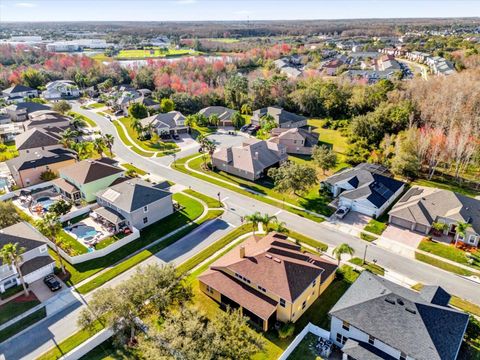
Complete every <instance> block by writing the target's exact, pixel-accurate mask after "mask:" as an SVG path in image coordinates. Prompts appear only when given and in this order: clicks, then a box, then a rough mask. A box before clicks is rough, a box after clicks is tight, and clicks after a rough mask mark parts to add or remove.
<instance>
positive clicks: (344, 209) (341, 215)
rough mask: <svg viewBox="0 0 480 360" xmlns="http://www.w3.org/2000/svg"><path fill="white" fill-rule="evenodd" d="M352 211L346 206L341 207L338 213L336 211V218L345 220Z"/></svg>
mask: <svg viewBox="0 0 480 360" xmlns="http://www.w3.org/2000/svg"><path fill="white" fill-rule="evenodd" d="M349 211H350V208H348V207H346V206H340V207H339V208H338V209H337V211H335V216H336V217H337V218H339V219H343V218H344V217H345V215H347V214H348V212H349Z"/></svg>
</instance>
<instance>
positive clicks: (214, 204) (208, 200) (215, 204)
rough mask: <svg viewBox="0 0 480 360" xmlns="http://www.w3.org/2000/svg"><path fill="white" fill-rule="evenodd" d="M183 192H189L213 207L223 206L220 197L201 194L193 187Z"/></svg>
mask: <svg viewBox="0 0 480 360" xmlns="http://www.w3.org/2000/svg"><path fill="white" fill-rule="evenodd" d="M183 192H184V193H187V194H188V195H192V196H194V197H196V198H197V199H200V200H202V201H203V202H204V203H205V204H207V206H208V207H209V208H211V209H215V208H220V207H222V206H223V205H222V203H221V202H220V201H219V200H218V199H214V198H212V197H210V196H207V195H204V194H201V193H199V192H198V191H195V190H192V189H185V190H183Z"/></svg>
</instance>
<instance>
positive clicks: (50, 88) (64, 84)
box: [42, 80, 80, 100]
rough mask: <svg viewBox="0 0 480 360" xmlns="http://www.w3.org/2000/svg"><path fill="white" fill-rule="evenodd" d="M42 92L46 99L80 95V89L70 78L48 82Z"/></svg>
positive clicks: (70, 97) (68, 97)
mask: <svg viewBox="0 0 480 360" xmlns="http://www.w3.org/2000/svg"><path fill="white" fill-rule="evenodd" d="M45 88H46V89H45V91H43V92H42V97H43V98H45V99H47V100H59V99H72V98H76V97H79V96H80V89H79V88H78V86H77V85H76V84H75V83H74V82H73V81H71V80H55V81H51V82H49V83H48V84H47V85H46V86H45Z"/></svg>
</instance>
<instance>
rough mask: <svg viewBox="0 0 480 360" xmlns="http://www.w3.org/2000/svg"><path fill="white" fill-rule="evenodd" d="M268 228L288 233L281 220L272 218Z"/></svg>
mask: <svg viewBox="0 0 480 360" xmlns="http://www.w3.org/2000/svg"><path fill="white" fill-rule="evenodd" d="M270 228H271V229H272V231H276V232H278V233H282V234H288V232H289V231H288V229H287V227H286V226H285V223H284V222H283V221H278V220H274V221H273V222H272V223H271V224H270Z"/></svg>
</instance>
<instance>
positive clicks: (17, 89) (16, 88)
mask: <svg viewBox="0 0 480 360" xmlns="http://www.w3.org/2000/svg"><path fill="white" fill-rule="evenodd" d="M33 90H35V89H32V88H31V87H28V86H24V85H14V86H11V87H9V88H8V89H5V90H3V91H2V92H3V93H4V94H15V93H19V92H25V91H33Z"/></svg>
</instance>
